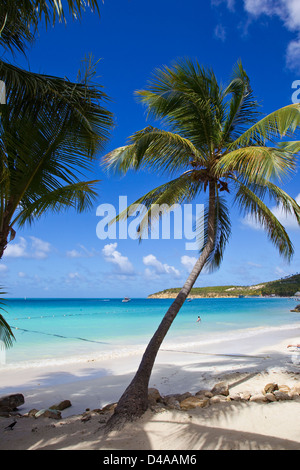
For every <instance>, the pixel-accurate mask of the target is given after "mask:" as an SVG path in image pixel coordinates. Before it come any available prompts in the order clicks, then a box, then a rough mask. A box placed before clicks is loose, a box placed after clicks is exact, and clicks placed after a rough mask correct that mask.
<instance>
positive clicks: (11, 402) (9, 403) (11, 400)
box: [0, 393, 25, 411]
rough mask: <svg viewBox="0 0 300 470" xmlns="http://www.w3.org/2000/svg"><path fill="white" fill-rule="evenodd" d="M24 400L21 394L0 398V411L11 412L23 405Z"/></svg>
mask: <svg viewBox="0 0 300 470" xmlns="http://www.w3.org/2000/svg"><path fill="white" fill-rule="evenodd" d="M24 403H25V399H24V395H22V393H14V394H12V395H5V396H2V397H0V411H13V410H15V409H16V408H18V406H21V405H24Z"/></svg>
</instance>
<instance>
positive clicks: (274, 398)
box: [265, 392, 276, 401]
mask: <svg viewBox="0 0 300 470" xmlns="http://www.w3.org/2000/svg"><path fill="white" fill-rule="evenodd" d="M265 398H266V399H267V400H268V401H276V397H275V395H274V393H271V392H269V393H266V394H265Z"/></svg>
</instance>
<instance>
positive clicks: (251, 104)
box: [223, 61, 261, 145]
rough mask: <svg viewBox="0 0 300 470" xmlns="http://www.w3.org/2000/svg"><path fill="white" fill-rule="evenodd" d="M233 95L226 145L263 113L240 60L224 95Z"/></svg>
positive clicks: (225, 136)
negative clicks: (259, 109)
mask: <svg viewBox="0 0 300 470" xmlns="http://www.w3.org/2000/svg"><path fill="white" fill-rule="evenodd" d="M227 96H231V99H230V101H229V103H228V106H229V112H228V115H227V119H226V121H225V125H224V128H223V141H224V145H226V143H227V142H230V141H232V140H236V139H237V138H238V137H239V136H240V135H241V133H244V132H245V131H246V130H247V129H248V128H249V125H252V124H254V123H256V122H257V120H258V117H259V116H261V113H260V112H259V111H258V107H259V105H258V102H257V100H256V99H255V98H254V96H253V90H252V88H251V86H250V80H249V77H248V75H247V74H246V72H245V70H244V68H243V66H242V63H241V62H240V61H239V62H238V63H237V65H236V67H235V68H234V70H233V76H232V79H231V82H230V83H229V85H228V86H227V87H226V89H225V90H224V97H225V98H226V97H227Z"/></svg>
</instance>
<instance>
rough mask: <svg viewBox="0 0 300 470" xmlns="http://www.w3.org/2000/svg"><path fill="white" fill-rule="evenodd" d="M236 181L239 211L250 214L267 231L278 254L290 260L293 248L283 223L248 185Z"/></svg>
mask: <svg viewBox="0 0 300 470" xmlns="http://www.w3.org/2000/svg"><path fill="white" fill-rule="evenodd" d="M236 183H237V186H238V190H237V192H236V195H235V202H236V203H237V204H238V206H239V208H240V210H241V212H243V213H244V214H245V215H250V216H251V217H252V218H253V219H254V221H255V222H256V223H257V224H258V225H260V226H261V227H262V228H263V229H264V230H265V231H266V232H267V235H268V238H269V239H270V241H271V242H272V243H273V245H274V246H276V248H277V249H278V251H279V253H280V255H282V256H283V257H285V258H286V259H288V260H290V259H291V257H292V256H293V254H294V249H293V244H292V242H291V241H290V238H289V236H288V234H287V232H286V230H285V228H284V227H283V225H282V224H281V223H280V222H279V220H278V219H277V218H276V217H275V215H274V214H273V213H272V211H271V210H270V209H269V208H268V207H267V206H266V204H265V203H264V202H263V201H262V200H261V199H260V198H259V197H258V196H256V195H255V194H254V192H253V191H251V189H250V188H249V187H247V186H245V185H244V184H242V183H241V182H239V181H236Z"/></svg>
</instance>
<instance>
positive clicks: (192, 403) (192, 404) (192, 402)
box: [180, 396, 209, 410]
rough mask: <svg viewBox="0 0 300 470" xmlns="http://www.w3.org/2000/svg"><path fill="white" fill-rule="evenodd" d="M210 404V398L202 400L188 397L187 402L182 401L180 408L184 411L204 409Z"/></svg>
mask: <svg viewBox="0 0 300 470" xmlns="http://www.w3.org/2000/svg"><path fill="white" fill-rule="evenodd" d="M208 404H209V398H206V399H201V398H198V397H193V396H191V397H188V398H186V399H185V400H182V402H181V403H180V408H181V409H182V410H191V409H193V408H204V406H207V405H208Z"/></svg>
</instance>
